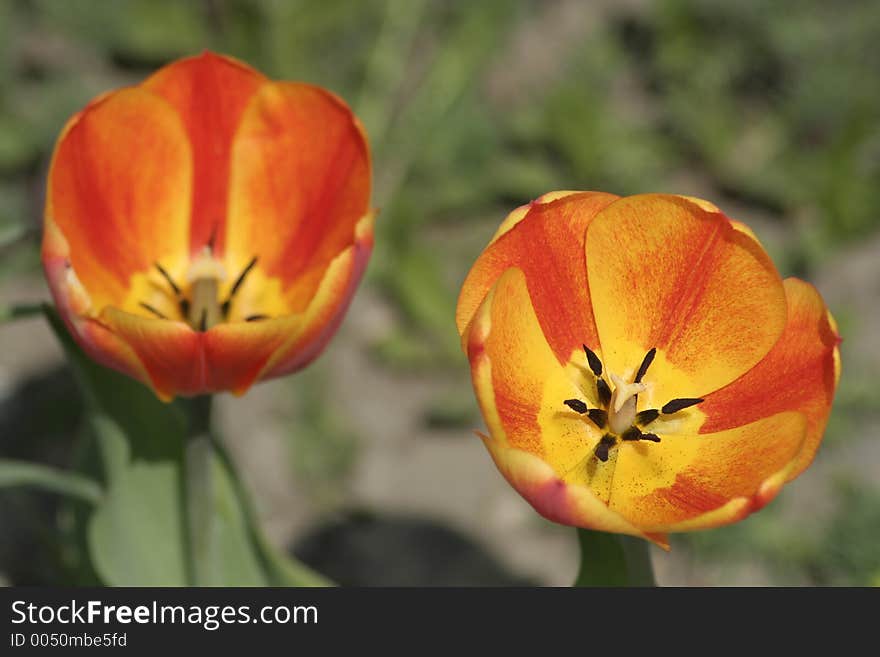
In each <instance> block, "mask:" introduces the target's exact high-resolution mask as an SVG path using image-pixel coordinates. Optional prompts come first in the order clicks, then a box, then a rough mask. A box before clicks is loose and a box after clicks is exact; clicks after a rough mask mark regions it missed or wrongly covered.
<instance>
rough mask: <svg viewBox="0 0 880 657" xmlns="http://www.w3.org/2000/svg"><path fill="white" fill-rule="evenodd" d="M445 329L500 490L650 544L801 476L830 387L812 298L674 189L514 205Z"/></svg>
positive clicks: (828, 357) (826, 318)
mask: <svg viewBox="0 0 880 657" xmlns="http://www.w3.org/2000/svg"><path fill="white" fill-rule="evenodd" d="M456 320H457V324H458V330H459V333H460V335H461V337H462V345H463V348H464V350H465V352H466V353H467V356H468V358H469V361H470V365H471V372H472V379H473V386H474V390H475V393H476V397H477V400H478V402H479V405H480V409H481V411H482V414H483V417H484V419H485V421H486V425H487V426H488V435H483V434H480V436H481V438H482V439H483V442H484V443H485V445H486V447H487V448H488V450H489V453H490V454H491V456H492V459H493V460H494V462H495V464H496V466H497V467H498V469H499V470H500V471H501V473H502V474H503V475H504V477H505V478H506V479H507V480H508V481H509V482H510V484H511V485H512V486H513V487H514V488H515V489H516V490H517V491H518V492H519V493H520V494H521V495H522V496H523V497H524V498H525V499H526V500H527V501H528V502H529V503H530V504H531V505H532V506H533V507H534V508H535V509H536V510H537V511H538V512H539V513H540V514H542V515H544V516H545V517H547V518H549V519H550V520H553V521H556V522H559V523H563V524H567V525H572V526H576V527H582V528H588V529H594V530H600V531H607V532H615V533H620V534H628V535H632V536H638V537H642V538H645V539H648V540H651V541H653V542H655V543H656V544H658V545H661V546H664V547H668V538H667V534H668V533H669V532H678V531H689V530H697V529H705V528H710V527H716V526H720V525H724V524H728V523H732V522H736V521H738V520H741V519H742V518H744V517H746V516H747V515H748V514H750V513H751V512H753V511H756V510H758V509H760V508H761V507H763V506H764V505H765V504H767V503H768V502H769V501H770V500H771V499H773V497H774V496H776V494H777V493H778V492H779V490H780V489H781V487H782V486H783V484H785V483H786V482H788V481H791V480H792V479H794V478H795V477H797V476H798V475H799V474H800V473H801V472H803V471H804V469H806V468H807V466H808V465H809V464H810V462H811V461H812V459H813V457H814V455H815V453H816V450H817V449H818V447H819V444H820V442H821V440H822V435H823V432H824V429H825V425H826V422H827V420H828V415H829V413H830V410H831V403H832V399H833V397H834V392H835V389H836V387H837V383H838V380H839V377H840V356H839V351H838V344H839V342H840V338H839V337H838V333H837V327H836V324H835V322H834V319H833V318H832V316H831V314H830V313H829V312H828V310H827V308H826V307H825V304H824V302H823V300H822V298H821V297H820V295H819V293H818V292H817V291H816V289H815V288H813V287H812V286H811V285H809V284H808V283H805V282H803V281H801V280H798V279H796V278H788V279H785V280H784V281H783V280H782V279H781V278H780V276H779V274H778V273H777V270H776V269H775V267H774V266H773V263H772V262H771V260H770V258H769V257H768V255H767V254H766V252H765V251H764V249H763V248H762V247H761V245H760V243H759V242H758V240H757V238H756V237H755V235H754V233H753V232H752V231H751V230H750V229H749V228H748V227H747V226H746V225H745V224H743V223H740V222H738V221H734V220H731V219H729V218H728V217H726V216H725V215H724V214H723V213H722V212H721V211H720V210H719V209H718V208H717V207H715V206H714V205H712V204H710V203H708V202H706V201H702V200H699V199H693V198H686V197H680V196H672V195H660V194H646V195H639V196H631V197H626V198H618V197H616V196H614V195H611V194H604V193H598V192H554V193H551V194H547V195H545V196H543V197H541V198H539V199H537V200H536V201H534V202H532V203H530V204H528V205H526V206H523V207H520V208H518V209H516V210H514V212H512V213H511V214H510V215H509V216H508V217H507V219H506V220H505V221H504V222H503V223H502V225H501V227H500V228H499V229H498V232H497V233H496V235H495V236H494V238H493V239H492V241H491V242H490V244H489V245H488V246H487V248H486V249H485V250H484V251H483V253H482V254H481V255H480V256H479V258H478V259H477V261H476V263H475V264H474V266H473V268H472V269H471V271H470V273H469V274H468V276H467V279H466V280H465V282H464V284H463V287H462V290H461V295H460V298H459V302H458V308H457V316H456Z"/></svg>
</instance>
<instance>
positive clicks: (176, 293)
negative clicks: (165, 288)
mask: <svg viewBox="0 0 880 657" xmlns="http://www.w3.org/2000/svg"><path fill="white" fill-rule="evenodd" d="M153 265H154V266H155V267H156V269H158V270H159V273H160V274H162V278H164V279H165V281H166V282H167V283H168V285H169V286H170V287H171V289H172V290H173V291H174V296H176V297H180V288H179V287H178V286H177V283H175V282H174V279H173V278H171V274H169V273H168V272H167V271H166V270H165V268H164V267H163V266H162V265H160V264H159V263H158V262H154V263H153Z"/></svg>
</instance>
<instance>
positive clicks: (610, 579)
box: [574, 529, 657, 586]
mask: <svg viewBox="0 0 880 657" xmlns="http://www.w3.org/2000/svg"><path fill="white" fill-rule="evenodd" d="M577 532H578V540H579V542H580V548H581V566H580V570H579V571H578V575H577V579H576V580H575V582H574V586H656V585H657V584H656V581H655V580H654V569H653V567H652V566H651V554H650V544H649V543H648V542H647V541H645V540H644V539H641V538H635V537H633V536H624V535H622V534H609V533H607V532H597V531H592V530H589V529H578V530H577Z"/></svg>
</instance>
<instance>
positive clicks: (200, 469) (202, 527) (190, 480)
mask: <svg viewBox="0 0 880 657" xmlns="http://www.w3.org/2000/svg"><path fill="white" fill-rule="evenodd" d="M211 401H212V398H211V396H210V395H202V396H200V397H196V398H194V399H192V400H191V401H190V402H189V407H190V425H189V431H188V434H187V441H186V447H185V450H186V453H185V456H184V461H185V464H186V465H185V490H186V518H187V534H188V535H187V539H188V543H189V559H188V560H189V570H190V581H191V582H192V583H193V584H194V585H195V586H205V585H206V584H208V583H209V582H210V574H211V573H210V563H211V559H210V556H211V555H210V550H211V530H212V525H213V519H214V487H213V481H212V476H211V470H212V467H213V456H214V447H213V443H212V440H211Z"/></svg>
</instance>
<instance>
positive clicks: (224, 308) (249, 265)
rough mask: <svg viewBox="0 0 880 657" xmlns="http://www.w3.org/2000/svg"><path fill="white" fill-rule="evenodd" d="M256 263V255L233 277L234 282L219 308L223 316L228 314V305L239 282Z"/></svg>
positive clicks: (241, 281)
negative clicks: (236, 276)
mask: <svg viewBox="0 0 880 657" xmlns="http://www.w3.org/2000/svg"><path fill="white" fill-rule="evenodd" d="M256 264H257V256H254V257H253V258H251V261H250V262H249V263H247V265H245V268H244V269H242V270H241V273H240V274H239V275H238V278H236V279H235V283H233V284H232V288H230V290H229V294H228V295H227V297H226V301H224V302H223V305H222V306H221V310H222V312H223V316H224V317H225V316H226V315H228V314H229V306H230V305H231V304H232V298H233V297H234V296H235V294H236V292H238V290H239V288H240V287H241V284H242V283H244V279H245V278H247V275H248V274H249V273H250V272H251V269H253V268H254V265H256Z"/></svg>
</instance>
